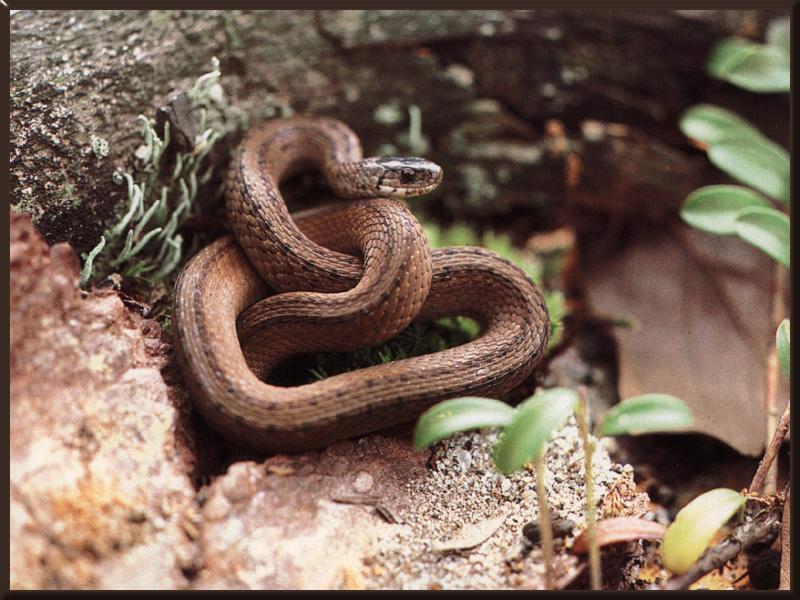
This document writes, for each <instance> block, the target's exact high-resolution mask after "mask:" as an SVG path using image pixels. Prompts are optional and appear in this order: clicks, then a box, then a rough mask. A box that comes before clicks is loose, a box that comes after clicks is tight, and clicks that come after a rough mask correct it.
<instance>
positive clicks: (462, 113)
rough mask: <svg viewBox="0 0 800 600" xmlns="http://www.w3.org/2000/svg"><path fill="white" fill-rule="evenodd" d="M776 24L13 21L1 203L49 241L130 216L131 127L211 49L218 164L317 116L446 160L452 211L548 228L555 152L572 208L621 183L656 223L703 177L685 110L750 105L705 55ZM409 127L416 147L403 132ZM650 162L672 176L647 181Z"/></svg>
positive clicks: (544, 16) (558, 198)
mask: <svg viewBox="0 0 800 600" xmlns="http://www.w3.org/2000/svg"><path fill="white" fill-rule="evenodd" d="M770 16H771V15H770V14H769V13H767V12H764V11H675V12H667V11H661V12H652V11H619V12H611V11H594V12H590V11H559V10H549V11H253V12H248V11H78V12H75V11H19V12H17V13H15V14H14V15H12V17H11V66H12V70H11V148H12V150H11V176H10V188H11V189H10V192H11V193H10V197H11V203H12V205H15V206H16V207H17V208H18V209H20V210H23V211H24V212H27V213H30V214H31V215H32V216H33V218H34V222H35V224H36V225H37V226H38V228H39V229H40V230H41V231H42V232H43V233H44V234H45V236H46V238H47V239H48V241H49V242H51V243H53V242H56V241H69V242H70V243H72V244H73V245H74V246H76V247H77V248H78V249H79V250H82V251H85V250H88V249H89V248H91V247H93V246H94V245H95V243H96V242H97V240H98V238H99V235H100V233H101V232H102V230H103V228H104V227H105V226H108V225H109V224H110V223H111V222H113V219H114V218H115V216H116V215H118V214H119V212H120V211H121V210H122V209H123V208H124V206H123V205H125V204H126V202H125V200H124V199H123V196H124V193H123V192H124V190H123V188H121V187H119V186H117V185H114V183H113V182H112V174H113V172H114V171H115V169H117V168H120V169H123V170H128V171H133V170H134V169H135V167H136V161H135V159H134V151H135V149H136V148H137V146H139V145H140V144H141V136H140V132H139V125H138V124H137V121H136V117H137V115H139V114H144V115H146V116H148V117H151V118H152V117H154V115H155V111H156V109H157V108H158V107H160V106H162V105H164V103H165V102H166V98H167V97H168V95H169V94H170V92H172V91H173V90H185V89H187V88H188V87H189V86H190V85H191V83H192V82H193V81H194V80H195V79H196V78H197V77H198V76H199V75H200V74H202V73H204V72H207V71H209V70H210V61H211V57H212V56H217V57H218V58H219V60H220V64H221V67H220V70H221V72H222V79H221V85H222V87H223V88H224V91H225V94H226V97H227V101H228V106H229V113H230V115H233V116H234V117H235V118H231V119H228V120H226V121H225V122H220V123H216V124H215V125H216V126H217V127H218V128H219V129H220V130H221V131H222V132H223V133H224V134H225V137H224V138H223V139H222V141H221V142H220V143H219V144H218V145H217V147H216V148H215V153H214V154H213V155H212V158H211V160H212V161H213V163H214V164H215V165H217V166H218V167H219V168H220V170H221V169H224V165H225V163H226V162H227V159H228V152H229V150H230V148H231V147H232V146H233V145H234V144H235V143H236V142H237V141H238V139H239V138H240V136H241V134H242V131H243V130H244V129H246V128H247V127H248V126H249V125H250V124H252V123H255V122H257V121H259V120H261V119H265V118H269V117H273V116H276V115H280V114H287V113H289V112H291V111H302V112H314V113H324V114H329V115H333V116H336V117H338V118H340V119H342V120H344V121H345V122H347V123H348V124H349V125H350V126H351V127H353V129H355V131H356V132H357V133H358V134H359V135H360V136H361V138H362V140H363V143H364V146H365V151H366V152H367V153H377V152H382V153H385V152H391V151H396V152H400V153H426V154H427V155H429V156H431V157H432V158H434V159H435V160H437V161H439V162H441V164H442V165H443V166H444V167H445V170H446V172H447V173H448V176H447V177H446V183H445V185H443V186H442V188H441V190H440V191H439V192H437V193H436V194H435V195H433V196H431V197H430V199H426V200H425V206H426V207H427V208H428V209H430V210H431V211H434V212H437V213H438V214H439V215H440V216H444V217H446V218H453V217H457V218H461V219H471V218H472V219H481V220H485V219H487V218H489V219H490V218H502V219H503V220H504V221H505V222H506V223H507V222H509V221H512V220H514V221H517V220H519V223H518V226H519V227H520V228H528V230H529V226H530V225H531V224H532V223H534V222H536V223H547V222H548V221H552V220H553V219H554V218H556V215H557V214H558V209H559V208H560V207H561V206H562V204H563V200H564V182H563V177H564V169H565V167H564V162H565V157H566V156H568V155H569V154H575V153H577V154H578V155H586V156H587V160H585V161H584V175H585V178H584V180H583V181H584V182H586V183H585V185H583V186H581V187H579V188H578V190H577V192H576V193H577V200H578V201H582V200H583V199H584V196H585V198H586V199H588V201H589V202H592V203H593V204H596V202H594V200H595V198H594V197H595V196H597V193H596V192H597V186H596V181H597V180H602V181H607V180H608V178H611V179H612V180H614V179H618V180H619V182H618V184H617V185H616V189H617V190H620V189H621V190H622V192H626V191H627V192H629V194H631V195H636V196H637V197H638V196H641V195H642V194H646V195H647V197H648V198H649V202H648V206H649V207H650V208H648V210H650V209H653V210H655V211H656V213H658V215H661V212H663V210H666V211H667V212H670V211H673V210H674V208H675V202H674V198H676V197H678V198H682V197H683V196H682V194H683V192H688V191H689V190H691V189H692V188H693V187H696V186H697V185H699V184H701V183H703V182H704V178H707V177H708V174H709V173H710V172H711V173H713V170H710V169H709V168H708V166H707V164H706V161H705V159H704V158H703V157H702V156H700V155H699V154H697V153H696V152H694V151H692V150H691V149H690V148H689V147H688V146H687V144H686V143H685V141H684V140H683V139H682V137H681V136H680V134H679V132H678V131H677V128H676V119H677V116H678V115H679V114H680V112H681V111H682V110H684V109H685V108H687V107H688V106H689V105H691V104H692V103H693V102H696V101H700V100H708V98H705V97H703V96H702V95H703V94H704V93H705V91H706V90H708V88H709V86H710V87H711V88H712V89H714V90H715V92H714V93H715V96H716V97H717V99H718V100H719V101H720V102H722V103H725V104H727V105H728V106H730V107H732V108H735V109H736V108H739V106H740V105H741V106H746V105H747V103H748V100H747V94H746V93H744V92H741V91H739V90H736V89H734V88H732V87H731V86H725V85H721V84H714V83H712V82H710V81H709V79H708V78H707V77H706V76H705V74H704V72H703V68H704V67H703V65H704V62H705V57H706V56H707V55H708V52H709V50H710V48H711V47H712V45H713V44H714V43H715V42H716V41H717V40H718V39H719V38H720V37H722V36H725V35H728V34H730V33H732V32H734V31H736V32H739V33H743V34H745V35H751V36H754V37H758V36H759V35H760V34H761V31H762V29H763V25H764V23H765V22H766V21H767V20H768V18H769V17H770ZM765 104H766V106H765ZM415 107H416V108H415ZM768 107H771V108H772V109H774V110H772V111H771V110H768ZM759 110H760V111H761V113H762V114H769V113H770V112H774V113H777V114H778V116H779V117H781V118H780V119H776V122H784V120H783V118H782V117H783V115H785V114H786V111H787V110H788V104H787V102H786V100H785V99H784V98H782V97H781V98H776V97H764V98H763V99H762V103H761V104H760V106H759ZM409 111H411V114H410V112H409ZM415 111H416V112H415ZM414 115H416V116H421V124H422V125H421V132H422V133H421V135H418V136H415V135H413V132H412V134H411V135H410V134H409V125H410V124H411V123H410V122H411V121H412V120H413V119H414V118H416V117H415V116H414ZM587 118H591V119H595V120H598V121H606V122H619V123H624V124H626V125H627V126H628V127H629V128H630V129H631V130H632V131H633V133H632V134H631V135H632V137H633V138H636V139H639V141H636V142H631V141H630V140H628V141H627V142H625V141H623V142H620V141H619V140H618V139H617V140H616V141H615V139H614V137H615V136H613V135H612V136H610V137H606V138H604V141H603V142H600V143H598V142H597V141H589V140H587V138H586V135H585V131H583V130H582V128H581V123H582V121H583V120H584V119H587ZM549 119H558V120H560V121H561V122H563V124H564V127H565V133H564V136H563V138H557V137H556V138H553V137H552V136H543V132H544V130H545V124H546V121H547V120H549ZM761 124H762V125H764V126H766V127H767V129H768V131H770V126H771V127H772V131H773V132H775V131H776V129H775V127H776V126H775V124H774V123H772V124H770V123H769V122H768V123H761ZM643 136H644V138H652V139H655V140H656V142H655V144H649V143H648V142H647V140H645V142H644V143H642V142H641V139H642V138H643ZM97 139H100V140H104V141H106V142H107V143H108V154H107V156H102V153H100V154H98V153H97V152H93V150H92V143H93V141H96V140H97ZM559 139H561V141H560V142H559ZM781 141H785V140H781ZM559 143H561V145H560V146H559V145H558V144H559ZM629 151H630V152H631V156H633V157H634V161H635V162H634V164H633V165H630V164H628V165H627V167H624V166H623V165H621V164H620V156H619V153H620V152H623V153H626V154H627V153H628V152H629ZM660 163H663V164H666V165H667V166H671V167H672V168H673V169H677V172H678V173H679V174H680V175H681V177H680V178H675V177H671V178H668V179H667V180H666V182H664V181H661V182H659V181H655V182H654V181H648V180H647V178H645V177H642V176H641V175H640V173H642V172H644V171H645V167H647V169H646V170H647V171H649V172H650V173H653V172H658V170H657V169H654V168H653V165H655V166H658V165H659V164H660ZM638 167H641V169H639V168H638ZM673 172H675V171H674V170H673ZM620 185H621V186H622V187H620ZM665 187H666V189H665ZM624 196H625V193H622V194H619V193H618V194H617V196H616V197H617V198H618V199H619V198H621V197H623V200H624ZM654 207H655V208H654ZM662 209H663V210H662ZM660 211H661V212H660Z"/></svg>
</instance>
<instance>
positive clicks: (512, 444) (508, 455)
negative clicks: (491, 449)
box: [495, 388, 578, 473]
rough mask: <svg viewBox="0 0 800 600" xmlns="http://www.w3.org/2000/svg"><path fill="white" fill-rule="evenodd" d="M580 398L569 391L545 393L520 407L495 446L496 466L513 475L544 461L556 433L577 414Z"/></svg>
mask: <svg viewBox="0 0 800 600" xmlns="http://www.w3.org/2000/svg"><path fill="white" fill-rule="evenodd" d="M577 403H578V394H577V393H575V391H573V390H570V389H567V388H552V389H549V390H541V391H538V392H536V393H535V394H534V395H533V396H531V397H530V398H528V399H527V400H526V401H525V402H523V403H522V404H520V405H519V406H518V407H517V410H516V414H515V415H514V418H513V420H512V421H511V423H510V424H509V425H508V426H507V427H506V428H505V430H504V431H503V435H502V436H501V437H500V440H499V441H498V443H497V445H496V446H495V463H496V464H497V468H498V469H499V470H500V471H502V472H503V473H511V472H512V471H516V470H517V469H520V468H521V467H522V466H524V465H525V464H527V463H529V462H531V461H532V460H534V459H537V458H539V457H541V456H542V455H543V454H544V451H545V449H546V448H547V442H548V440H549V439H550V438H551V437H552V435H553V432H555V431H556V430H557V429H559V428H561V427H562V426H563V425H564V423H565V422H566V420H567V418H568V417H569V415H570V414H571V413H572V412H573V411H574V410H575V406H576V405H577Z"/></svg>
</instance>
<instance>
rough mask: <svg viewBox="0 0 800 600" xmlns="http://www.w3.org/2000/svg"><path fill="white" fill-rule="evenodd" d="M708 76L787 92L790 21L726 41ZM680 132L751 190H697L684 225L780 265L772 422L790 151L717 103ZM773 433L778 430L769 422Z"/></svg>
mask: <svg viewBox="0 0 800 600" xmlns="http://www.w3.org/2000/svg"><path fill="white" fill-rule="evenodd" d="M708 72H709V74H710V75H711V76H713V77H716V78H718V79H722V80H724V81H728V82H730V83H732V84H733V85H736V86H739V87H741V88H743V89H745V90H749V91H752V92H788V91H789V81H790V74H789V19H788V18H779V19H775V20H773V21H772V22H771V23H770V24H769V26H768V28H767V32H766V43H765V44H758V43H755V42H752V41H749V40H743V39H739V38H728V39H724V40H722V41H721V42H720V43H719V44H717V46H716V47H715V48H714V50H713V51H712V53H711V57H710V59H709V62H708ZM680 128H681V130H682V131H683V133H684V134H685V135H686V136H688V137H689V138H690V139H691V140H692V141H693V142H694V144H695V145H696V146H697V147H699V148H701V149H703V150H705V151H706V152H707V154H708V158H709V160H710V161H711V162H712V163H713V164H714V165H715V166H716V167H718V168H719V169H720V170H722V171H724V172H725V173H726V174H728V175H729V176H730V177H732V178H733V179H735V180H737V181H739V182H741V183H743V184H746V185H747V186H750V187H743V186H737V185H711V186H706V187H702V188H700V189H697V190H695V191H694V192H692V193H691V194H690V195H689V196H688V197H687V198H686V200H685V202H684V204H683V207H682V209H681V217H682V218H683V220H684V221H686V222H687V223H688V224H689V225H691V226H693V227H695V228H696V229H700V230H702V231H706V232H709V233H713V234H716V235H723V236H731V235H735V236H738V237H739V238H740V239H742V240H744V241H745V242H747V243H749V244H751V245H752V246H754V247H755V248H758V249H759V250H761V251H762V252H764V253H765V254H767V255H768V256H770V257H771V258H772V259H773V260H775V261H776V265H775V269H774V285H773V292H772V305H773V306H772V319H773V323H774V324H775V325H776V327H777V332H776V338H775V343H774V345H772V347H771V348H770V355H769V360H768V362H767V374H766V380H767V385H766V386H765V388H766V397H765V401H764V404H765V411H766V413H767V414H768V419H771V417H769V415H770V414H771V413H774V412H777V411H776V407H775V404H776V399H775V386H774V385H771V384H770V383H769V382H770V381H773V380H774V377H776V376H777V375H776V374H775V371H777V368H778V367H777V364H778V361H780V365H781V368H782V369H783V371H784V373H785V374H786V376H787V377H788V373H789V351H788V331H789V320H788V319H783V314H782V313H783V300H782V299H781V298H780V294H782V293H783V290H782V289H781V288H782V284H781V282H782V281H783V280H784V278H785V276H786V274H785V268H788V267H789V266H790V263H791V253H790V241H789V233H790V221H789V216H788V215H787V214H786V212H785V211H784V210H783V209H782V208H781V207H782V206H783V205H786V204H788V203H789V199H790V198H789V193H790V192H789V190H790V187H789V176H790V161H789V154H788V153H787V152H786V150H784V149H783V148H782V147H781V146H780V145H778V144H776V143H775V142H773V141H771V140H769V139H767V138H766V137H765V136H763V135H762V134H761V133H760V132H759V131H758V129H757V128H756V127H754V126H753V125H752V124H751V123H748V122H747V121H746V120H744V119H742V118H741V117H739V116H738V115H736V114H735V113H733V112H731V111H728V110H725V109H723V108H720V107H718V106H713V105H708V104H701V105H697V106H693V107H691V108H689V109H688V110H687V111H686V112H685V113H684V114H683V116H682V117H681V120H680ZM751 188H752V189H751ZM765 196H766V197H765ZM784 332H785V334H784ZM776 354H777V359H778V360H776ZM787 416H788V413H787ZM775 427H777V424H776V425H775ZM768 429H770V430H772V429H773V427H772V423H771V421H769V420H768ZM768 433H769V432H768ZM768 437H771V435H768ZM768 447H769V444H768ZM765 458H766V457H765ZM768 462H771V459H769V461H768Z"/></svg>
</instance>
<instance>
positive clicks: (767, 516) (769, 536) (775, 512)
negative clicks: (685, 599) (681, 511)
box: [662, 498, 783, 590]
mask: <svg viewBox="0 0 800 600" xmlns="http://www.w3.org/2000/svg"><path fill="white" fill-rule="evenodd" d="M782 512H783V503H782V502H780V501H779V499H777V498H776V501H775V502H772V503H771V505H770V507H769V508H767V509H766V510H763V511H762V512H760V513H758V514H757V515H755V516H754V517H753V518H752V520H750V521H748V522H745V523H744V524H743V525H740V526H739V527H737V528H736V529H734V530H733V533H732V534H731V535H730V536H729V537H728V538H727V539H726V540H725V541H724V542H722V543H720V544H718V545H716V546H714V547H713V548H709V549H708V550H706V551H705V553H704V554H703V555H702V556H701V557H700V558H699V559H698V561H697V562H696V563H695V564H694V566H693V567H692V568H691V569H690V570H689V571H687V572H686V573H683V574H682V575H677V576H675V577H673V578H671V579H669V580H667V581H666V582H665V583H664V584H663V585H662V589H665V590H688V589H689V586H690V585H692V584H693V583H694V582H695V581H697V580H698V579H700V578H701V577H702V576H703V575H705V574H706V573H710V572H711V571H713V570H715V569H720V568H722V567H723V566H725V563H727V562H728V561H730V560H733V559H734V558H736V557H737V556H738V555H739V553H740V552H741V551H742V550H746V549H747V548H749V547H750V546H753V545H755V544H764V545H769V544H771V543H772V542H773V541H774V540H775V538H776V537H777V535H778V532H779V531H780V529H781V514H782Z"/></svg>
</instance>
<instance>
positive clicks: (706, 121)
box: [680, 104, 762, 145]
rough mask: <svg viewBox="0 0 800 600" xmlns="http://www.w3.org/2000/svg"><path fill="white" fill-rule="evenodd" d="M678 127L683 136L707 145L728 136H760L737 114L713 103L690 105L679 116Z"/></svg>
mask: <svg viewBox="0 0 800 600" xmlns="http://www.w3.org/2000/svg"><path fill="white" fill-rule="evenodd" d="M680 128H681V131H682V132H683V134H684V135H685V136H687V137H690V138H692V139H695V140H697V141H699V142H703V143H705V144H709V145H710V144H715V143H717V142H719V141H721V140H724V139H730V138H760V137H762V136H761V133H760V132H759V131H758V129H756V128H755V127H754V126H753V125H751V124H750V123H748V122H747V121H745V120H744V119H743V118H741V117H740V116H739V115H737V114H736V113H733V112H731V111H729V110H726V109H724V108H721V107H719V106H715V105H713V104H697V105H695V106H692V107H691V108H690V109H688V110H687V111H686V112H684V113H683V115H682V116H681V120H680Z"/></svg>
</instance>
